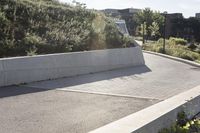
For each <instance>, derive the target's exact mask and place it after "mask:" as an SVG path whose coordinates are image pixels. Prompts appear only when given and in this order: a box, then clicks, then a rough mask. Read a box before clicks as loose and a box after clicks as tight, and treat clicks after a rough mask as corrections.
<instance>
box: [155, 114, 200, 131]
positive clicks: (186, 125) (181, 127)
mask: <svg viewBox="0 0 200 133" xmlns="http://www.w3.org/2000/svg"><path fill="white" fill-rule="evenodd" d="M199 132H200V120H199V119H192V120H189V119H188V118H187V115H186V114H185V112H180V113H178V115H177V120H176V123H174V124H173V125H172V126H171V127H170V128H164V129H161V130H160V131H159V133H199Z"/></svg>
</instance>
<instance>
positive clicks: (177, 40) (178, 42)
mask: <svg viewBox="0 0 200 133" xmlns="http://www.w3.org/2000/svg"><path fill="white" fill-rule="evenodd" d="M169 42H170V43H171V44H175V45H186V44H187V40H185V39H182V38H174V37H170V38H169Z"/></svg>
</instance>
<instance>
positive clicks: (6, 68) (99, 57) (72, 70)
mask: <svg viewBox="0 0 200 133" xmlns="http://www.w3.org/2000/svg"><path fill="white" fill-rule="evenodd" d="M138 65H144V58H143V54H142V51H141V48H140V47H133V48H123V49H107V50H95V51H87V52H74V53H63V54H52V55H39V56H33V57H15V58H5V59H0V86H7V85H14V84H20V83H29V82H34V81H41V80H48V79H56V78H62V77H69V76H75V75H81V74H88V73H94V72H100V71H106V70H112V69H117V68H122V67H130V66H138Z"/></svg>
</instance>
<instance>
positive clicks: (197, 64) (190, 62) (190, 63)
mask: <svg viewBox="0 0 200 133" xmlns="http://www.w3.org/2000/svg"><path fill="white" fill-rule="evenodd" d="M142 51H143V52H144V53H148V54H154V55H158V56H161V57H165V58H169V59H172V60H175V61H179V62H183V63H186V64H189V65H192V66H195V67H200V64H199V63H196V62H194V61H189V60H185V59H181V58H178V57H174V56H170V55H166V54H161V53H156V52H152V51H146V50H142Z"/></svg>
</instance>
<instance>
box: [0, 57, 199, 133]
mask: <svg viewBox="0 0 200 133" xmlns="http://www.w3.org/2000/svg"><path fill="white" fill-rule="evenodd" d="M144 57H145V60H146V66H143V67H136V68H126V69H119V70H113V71H107V72H101V73H95V74H89V75H82V76H78V77H71V78H63V79H58V80H53V81H43V82H38V83H31V84H27V85H23V86H12V87H4V88H0V114H1V115H0V132H3V133H4V132H5V133H13V132H15V133H27V132H28V133H35V132H37V133H44V132H48V133H55V132H56V133H66V132H67V133H85V132H88V131H90V130H94V129H96V128H98V127H101V126H103V125H105V124H108V123H110V122H113V121H115V120H118V119H120V118H122V117H124V116H127V115H129V114H131V113H134V112H136V111H139V110H141V109H143V108H146V107H148V106H151V105H152V104H155V103H157V102H159V101H161V100H164V99H166V98H169V97H171V96H174V95H176V94H178V93H181V92H183V91H186V90H188V89H190V88H192V87H195V86H197V85H199V83H200V68H196V67H193V66H190V65H187V64H184V63H180V62H177V61H173V60H170V59H167V58H163V57H159V56H155V55H151V54H144Z"/></svg>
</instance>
